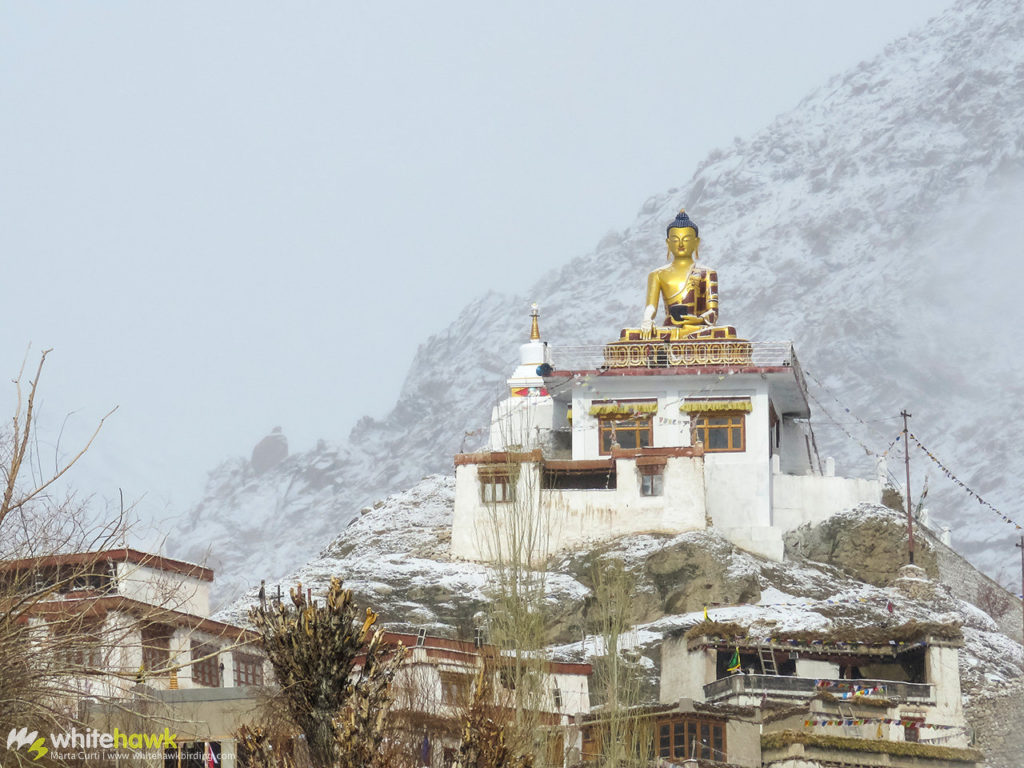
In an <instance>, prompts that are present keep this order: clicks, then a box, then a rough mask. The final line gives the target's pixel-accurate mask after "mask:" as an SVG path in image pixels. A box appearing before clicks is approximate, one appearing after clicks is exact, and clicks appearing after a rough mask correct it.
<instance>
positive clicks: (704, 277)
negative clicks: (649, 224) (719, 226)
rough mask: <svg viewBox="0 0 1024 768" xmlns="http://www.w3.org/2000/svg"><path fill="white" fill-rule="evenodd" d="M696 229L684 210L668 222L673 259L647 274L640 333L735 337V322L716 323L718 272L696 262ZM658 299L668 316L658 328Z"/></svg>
mask: <svg viewBox="0 0 1024 768" xmlns="http://www.w3.org/2000/svg"><path fill="white" fill-rule="evenodd" d="M697 233H698V229H697V225H696V224H695V223H694V222H693V221H692V220H691V219H690V217H689V216H687V215H686V212H685V211H682V210H681V211H679V213H678V214H676V218H675V220H674V221H673V222H672V223H671V224H669V225H668V228H667V230H666V235H667V237H666V240H665V242H666V244H667V245H668V257H669V258H670V259H671V262H670V263H668V264H666V265H665V266H664V267H661V268H660V269H656V270H654V271H653V272H651V273H650V275H648V277H647V302H646V306H645V307H644V318H643V322H641V324H640V333H639V334H638V335H639V337H640V338H641V339H645V340H646V339H651V338H658V339H661V340H671V341H681V340H684V339H685V340H698V339H735V338H736V329H735V328H733V327H732V326H728V325H726V326H718V325H715V323H716V322H717V321H718V273H717V272H715V270H713V269H708V268H706V267H703V266H701V265H699V264H697V257H698V248H699V246H700V237H698V234H697ZM659 300H663V301H664V303H665V320H664V322H663V324H662V327H661V328H658V329H655V325H654V316H655V314H656V313H657V311H658V302H659ZM624 335H625V334H624ZM630 336H632V334H630ZM634 338H635V337H634Z"/></svg>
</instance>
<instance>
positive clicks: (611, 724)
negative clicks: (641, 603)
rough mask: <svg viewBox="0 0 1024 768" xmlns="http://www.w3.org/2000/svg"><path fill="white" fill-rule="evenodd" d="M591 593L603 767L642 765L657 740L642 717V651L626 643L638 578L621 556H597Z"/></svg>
mask: <svg viewBox="0 0 1024 768" xmlns="http://www.w3.org/2000/svg"><path fill="white" fill-rule="evenodd" d="M591 578H592V581H593V597H592V598H591V600H590V602H589V606H588V609H587V621H588V623H589V624H590V627H591V630H592V631H593V632H594V633H595V635H596V636H597V638H598V639H599V641H600V643H601V646H602V652H601V654H600V655H598V657H597V658H596V659H594V676H593V679H594V686H595V692H596V693H597V694H598V696H599V697H600V698H601V700H602V701H601V704H600V722H601V727H602V733H603V738H602V755H601V757H600V759H599V765H600V766H609V767H611V766H615V768H619V767H620V766H622V767H623V768H625V767H631V766H644V765H647V762H648V755H649V752H650V749H651V745H652V743H653V738H654V735H653V730H652V727H651V722H650V718H643V717H641V716H640V710H639V705H640V704H641V698H642V677H641V669H640V666H639V654H638V653H637V651H636V650H635V648H634V645H635V644H634V643H631V642H628V638H629V635H630V633H631V632H632V630H633V622H632V611H631V598H632V595H633V594H634V592H635V589H636V578H635V577H634V576H633V574H632V573H630V572H629V570H628V569H627V568H626V566H625V564H624V563H623V562H622V561H621V560H617V559H611V560H597V561H596V562H595V564H594V566H593V569H592V571H591Z"/></svg>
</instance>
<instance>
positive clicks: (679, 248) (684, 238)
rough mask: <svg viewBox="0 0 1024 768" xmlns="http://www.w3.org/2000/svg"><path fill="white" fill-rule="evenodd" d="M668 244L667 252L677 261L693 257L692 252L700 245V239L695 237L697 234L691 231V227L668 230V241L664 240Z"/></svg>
mask: <svg viewBox="0 0 1024 768" xmlns="http://www.w3.org/2000/svg"><path fill="white" fill-rule="evenodd" d="M665 242H666V243H668V252H669V253H671V254H672V256H673V257H674V258H677V259H688V258H690V257H691V256H693V252H694V251H695V250H697V246H698V245H699V244H700V238H699V237H697V233H696V232H694V231H693V227H685V228H683V229H676V228H673V229H670V230H669V231H668V239H667V240H665Z"/></svg>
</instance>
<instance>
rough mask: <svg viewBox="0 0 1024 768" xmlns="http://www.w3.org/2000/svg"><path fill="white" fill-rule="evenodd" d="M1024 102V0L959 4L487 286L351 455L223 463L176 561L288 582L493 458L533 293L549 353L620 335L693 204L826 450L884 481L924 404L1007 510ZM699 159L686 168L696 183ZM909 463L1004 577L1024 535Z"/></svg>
mask: <svg viewBox="0 0 1024 768" xmlns="http://www.w3.org/2000/svg"><path fill="white" fill-rule="evenodd" d="M652 76H653V75H652ZM1022 94H1024V4H1022V0H992V1H991V2H962V3H959V4H957V5H956V6H954V7H953V8H951V9H950V10H949V11H947V12H945V13H943V14H941V15H940V16H938V17H937V18H936V19H934V20H933V21H932V22H931V23H930V24H929V25H928V26H927V27H925V28H923V29H921V30H920V31H918V32H916V33H914V34H911V35H908V36H906V37H904V38H901V39H899V40H897V41H896V42H894V43H892V44H891V45H890V46H888V47H887V48H886V49H885V50H884V51H883V52H882V53H881V54H879V55H878V56H877V57H876V58H875V59H873V60H871V61H868V62H864V63H862V64H861V65H859V66H858V67H856V68H854V69H853V70H851V71H849V72H847V73H845V74H844V75H842V76H839V77H836V78H833V79H832V80H830V81H829V82H828V83H826V84H825V85H823V86H822V87H821V88H820V89H819V90H817V91H816V92H814V93H812V94H810V95H809V96H808V97H807V98H806V99H805V100H804V101H803V102H801V103H800V104H799V105H797V107H796V108H794V109H793V110H792V111H791V112H789V113H787V114H784V115H782V116H780V117H779V118H778V119H777V120H776V121H775V122H774V123H772V124H771V125H769V126H768V127H766V128H765V129H764V130H763V131H761V132H760V133H758V134H756V135H754V136H752V137H750V138H748V139H744V140H738V141H736V142H735V144H734V145H733V146H731V147H730V148H729V149H727V150H722V151H718V152H715V153H712V154H711V155H710V156H709V157H707V158H705V159H703V160H702V161H700V162H699V163H697V164H696V168H695V170H693V171H692V173H691V174H690V176H689V179H688V180H687V181H685V183H683V184H681V186H679V187H678V188H675V189H671V190H669V191H667V192H664V193H662V194H658V195H655V196H653V197H651V198H650V199H649V200H647V201H646V202H645V203H644V204H643V206H642V207H641V209H640V211H639V213H638V215H637V218H636V221H635V223H634V225H633V226H632V227H630V228H629V229H628V230H626V231H623V232H617V233H612V234H609V235H608V236H606V237H604V238H603V239H602V240H601V241H600V242H598V244H597V246H596V247H595V248H594V250H593V252H592V253H590V254H588V255H587V256H586V257H584V258H579V259H576V260H574V261H571V262H569V263H567V264H565V265H562V266H560V267H557V268H556V269H554V270H553V271H552V272H551V273H549V274H548V275H545V276H543V277H542V278H541V279H540V280H539V281H538V283H537V284H536V285H535V286H534V288H533V290H532V291H531V292H530V295H529V297H508V296H502V295H498V294H495V293H489V294H486V295H484V296H482V297H481V298H479V299H477V300H476V301H474V302H472V303H471V304H469V305H468V306H467V307H466V308H465V309H464V310H463V312H462V313H461V315H460V316H459V317H458V319H457V320H456V321H455V322H454V323H453V324H452V325H451V326H450V327H449V328H448V329H447V330H446V331H445V332H443V333H441V334H438V335H436V336H434V337H432V338H430V339H429V340H427V341H426V342H425V343H424V344H423V345H422V346H421V347H420V349H419V351H418V353H417V355H416V358H415V360H414V362H413V364H412V367H411V368H410V371H409V374H408V376H407V378H406V382H405V385H404V387H403V389H402V393H401V396H400V398H399V401H398V403H397V404H396V406H395V408H394V410H393V411H392V412H391V413H390V414H389V415H388V416H387V418H385V419H383V420H380V421H377V420H372V419H364V420H362V421H361V422H359V424H358V425H357V426H356V427H355V429H354V430H353V431H352V434H351V435H350V436H349V438H348V440H347V441H345V442H344V444H343V446H342V447H339V448H327V447H323V448H322V449H320V448H318V449H317V450H314V451H311V452H309V453H307V454H303V455H293V456H291V457H289V458H288V459H287V460H285V461H283V462H281V463H280V464H278V465H276V466H275V467H273V468H272V469H270V470H268V471H266V472H265V473H264V474H262V475H260V476H258V477H253V473H252V472H251V467H250V466H249V465H248V464H247V463H246V462H244V461H235V462H229V463H228V464H226V465H225V466H223V467H221V468H220V469H219V470H217V471H216V472H215V473H213V475H212V476H211V481H210V483H211V484H210V487H209V490H208V492H207V495H206V498H204V499H203V501H202V502H201V503H200V504H199V505H198V506H197V507H196V508H195V509H194V510H193V511H192V513H191V514H190V516H189V518H188V520H187V523H186V525H185V526H184V531H182V532H181V535H178V536H176V537H175V539H174V541H173V542H172V548H173V549H174V554H176V555H179V556H183V557H188V558H199V557H202V556H203V555H204V553H205V551H206V549H207V547H208V546H209V559H208V562H209V563H210V565H212V566H213V567H214V568H215V569H216V570H217V572H218V577H219V584H220V585H223V586H226V588H227V589H228V590H231V589H235V588H236V587H238V586H240V585H242V584H245V583H249V584H251V583H254V581H256V582H258V579H259V578H260V577H261V576H264V575H266V576H271V577H273V576H280V575H282V574H284V573H286V572H287V570H288V568H289V567H294V566H296V565H298V564H300V563H302V562H304V561H305V560H306V559H308V556H309V553H310V552H311V551H314V550H315V549H316V548H317V547H319V546H321V545H322V543H323V542H324V541H326V540H327V539H328V538H329V536H330V535H332V534H333V533H335V532H336V531H338V530H340V529H341V528H342V527H344V525H345V524H346V523H347V522H348V521H349V520H351V519H353V518H354V516H356V515H358V510H359V508H360V507H361V506H362V505H364V504H366V503H367V501H368V500H370V499H373V498H375V497H377V496H379V495H381V494H383V493H387V492H390V491H393V490H396V489H400V488H407V487H409V486H411V485H412V484H413V483H415V482H416V481H417V480H419V479H420V478H421V477H422V476H423V475H424V474H427V473H431V472H439V471H447V470H448V468H449V467H450V466H451V464H450V462H451V455H452V454H453V453H455V452H456V451H458V450H459V449H460V447H473V446H474V445H475V444H477V443H478V442H482V438H481V437H480V436H478V435H477V434H476V433H477V430H479V429H480V428H481V427H484V426H485V425H486V422H487V420H488V416H489V410H490V406H491V405H492V403H493V402H494V400H495V399H496V397H497V396H498V394H499V392H500V390H501V387H502V380H503V379H504V377H505V376H507V375H508V373H509V371H510V370H511V366H512V361H513V359H514V356H515V352H516V348H517V344H518V343H520V341H522V340H523V337H524V335H525V333H526V330H527V327H528V326H527V325H526V322H527V318H526V310H527V307H528V301H529V300H536V301H538V302H539V303H540V304H541V307H542V310H543V319H542V328H543V330H544V332H545V335H546V337H547V338H548V339H549V340H550V341H552V342H553V343H554V344H555V345H559V344H561V345H577V344H595V343H601V342H604V341H607V340H609V339H612V338H615V337H616V335H617V332H618V330H619V328H621V327H623V326H624V325H631V324H635V323H637V322H638V320H639V318H640V313H641V309H642V307H641V302H642V293H643V283H644V277H645V275H646V273H647V272H648V271H649V270H651V269H652V268H654V267H656V266H658V265H659V264H661V263H662V259H663V246H662V245H661V243H662V242H663V240H664V226H665V224H666V222H668V221H670V220H671V219H672V218H673V215H674V213H675V211H676V210H677V209H678V208H679V207H680V206H682V205H685V206H686V208H687V210H688V211H689V213H690V214H691V215H692V217H693V218H694V219H695V220H696V221H697V222H698V224H699V225H700V227H701V235H702V246H701V256H702V258H703V259H704V261H705V262H706V263H709V264H711V265H713V266H715V267H717V269H718V271H719V277H720V282H721V298H722V319H723V322H727V323H730V324H733V325H736V326H737V327H738V329H739V330H740V332H741V334H743V335H745V336H747V337H750V338H753V339H760V340H777V339H792V340H794V341H795V342H796V347H797V350H798V352H799V355H800V359H801V361H802V363H803V365H804V368H805V370H806V371H807V372H808V373H809V374H810V375H811V376H812V379H811V382H812V394H813V396H814V402H813V403H812V406H813V408H814V411H815V420H816V431H817V439H818V443H819V445H820V446H821V447H822V452H823V453H825V454H831V455H834V456H836V457H838V458H839V459H840V462H839V466H840V472H842V473H846V474H856V473H858V472H864V473H868V472H870V471H871V459H870V456H868V455H866V454H870V453H877V454H881V453H882V452H883V451H885V450H886V449H887V447H888V446H889V444H890V441H891V440H892V439H893V438H894V437H895V436H896V431H897V429H898V423H897V420H896V418H895V417H896V414H897V413H898V412H899V410H900V408H902V407H909V409H910V410H911V411H912V412H913V414H914V417H913V420H912V425H913V429H914V431H915V433H916V434H917V435H918V436H919V437H920V439H921V441H922V442H923V443H924V444H925V445H927V446H928V447H929V448H930V450H931V451H932V452H933V454H934V455H935V456H937V457H939V458H941V460H942V461H943V462H944V463H945V465H946V466H948V467H950V468H952V469H953V470H954V471H955V472H956V473H957V475H958V476H959V477H960V478H961V479H962V480H963V481H965V482H966V483H967V484H968V485H970V486H973V487H975V488H977V489H979V490H981V491H982V492H984V494H986V495H987V496H988V498H989V500H990V501H992V502H993V503H994V504H995V505H996V506H997V507H1000V508H1003V509H1004V510H1005V511H1010V510H1012V509H1013V507H1012V504H1011V502H1012V501H1013V500H1014V499H1016V498H1018V497H1019V496H1020V495H1022V492H1024V479H1022V478H1024V473H1021V472H1013V471H1012V468H1013V467H1012V462H1013V460H1014V459H1015V457H1017V456H1018V455H1019V451H1017V449H1016V436H1017V435H1018V434H1020V432H1021V430H1022V428H1024V411H1022V410H1021V409H1020V408H1019V403H1020V401H1021V399H1022V395H1024V383H1022V382H1024V376H1021V372H1022V368H1024V355H1021V354H1020V352H1021V344H1020V341H1019V340H1018V336H1017V333H1016V329H1017V328H1018V327H1020V325H1021V321H1022V320H1024V318H1022V307H1024V302H1020V301H1019V300H1018V299H1017V298H1016V289H1015V287H1014V286H1016V285H1018V284H1019V280H1020V275H1021V270H1020V268H1019V266H1018V263H1019V260H1018V254H1017V253H1016V248H1017V244H1018V243H1019V242H1020V241H1021V240H1022V239H1024V217H1021V216H1020V215H1019V210H1020V209H1021V207H1022V204H1024V183H1022V180H1024V129H1022V126H1024V97H1022ZM693 160H694V159H692V158H691V159H687V158H685V157H684V156H680V157H678V158H677V159H676V162H678V164H679V166H680V168H681V172H680V178H681V179H682V178H685V174H686V173H690V171H689V167H692V166H690V163H691V162H692V161H693ZM577 203H578V201H567V204H577ZM557 354H558V353H557V349H556V355H557ZM467 433H471V434H470V436H469V437H468V438H467ZM897 447H898V446H897ZM914 460H915V465H914V473H915V477H916V478H922V477H923V476H924V475H925V474H926V473H927V474H928V476H929V480H930V486H931V489H932V491H931V495H930V500H931V502H930V503H931V506H932V511H933V514H934V515H935V517H936V518H938V520H939V521H940V522H944V523H946V524H948V525H950V526H951V527H952V528H953V535H954V543H955V545H956V546H957V548H959V549H961V550H962V551H965V552H967V553H968V554H969V555H970V556H972V557H973V558H974V559H975V560H976V561H977V562H979V563H980V564H982V565H983V566H984V567H985V568H987V569H988V570H989V571H990V572H992V573H998V572H999V570H1000V569H1001V568H1003V567H1004V566H1005V567H1007V568H1009V567H1010V566H1012V564H1013V562H1014V559H1013V558H1014V556H1015V555H1016V552H1015V551H1014V550H1013V547H1012V540H1011V535H1013V534H1015V533H1016V530H1015V529H1014V527H1013V526H1012V525H1008V524H1007V523H1006V522H1004V521H1003V520H1002V519H1000V518H999V517H997V516H996V515H995V513H993V512H991V511H990V510H988V509H987V508H985V507H982V506H980V505H979V504H978V503H976V502H975V501H974V500H973V499H971V498H969V497H968V496H966V495H965V494H964V493H963V492H962V491H961V490H960V488H959V487H958V486H955V485H953V484H951V483H948V482H947V480H946V478H945V477H944V475H943V472H942V471H941V470H940V469H939V467H938V466H937V465H936V464H934V463H932V462H931V460H930V459H929V458H928V457H927V456H925V454H924V453H919V452H915V453H914ZM323 462H326V465H327V467H326V468H324V469H323V470H320V469H311V468H313V467H320V466H322V464H321V463H323ZM310 471H313V472H314V474H316V473H318V472H321V471H325V472H326V473H327V475H329V477H330V480H329V482H327V481H325V484H318V483H319V481H317V480H315V479H314V480H311V479H310V478H308V477H307V473H308V472H310ZM236 529H240V530H241V531H242V534H240V535H239V536H235V535H233V534H232V533H231V532H232V531H234V530H236Z"/></svg>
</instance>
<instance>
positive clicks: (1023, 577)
mask: <svg viewBox="0 0 1024 768" xmlns="http://www.w3.org/2000/svg"><path fill="white" fill-rule="evenodd" d="M1016 546H1018V547H1020V593H1021V595H1024V536H1021V537H1020V543H1019V544H1017V545H1016ZM1021 600H1022V601H1024V597H1021ZM1021 642H1024V602H1022V603H1021Z"/></svg>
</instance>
